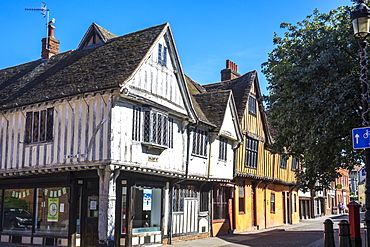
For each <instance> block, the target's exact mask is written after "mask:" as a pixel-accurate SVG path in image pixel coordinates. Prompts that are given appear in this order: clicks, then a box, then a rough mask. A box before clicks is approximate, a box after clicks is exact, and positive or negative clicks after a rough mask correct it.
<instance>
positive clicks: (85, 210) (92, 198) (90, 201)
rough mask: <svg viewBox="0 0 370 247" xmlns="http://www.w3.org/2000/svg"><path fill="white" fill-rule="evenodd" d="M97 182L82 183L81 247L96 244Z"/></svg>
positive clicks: (94, 180)
mask: <svg viewBox="0 0 370 247" xmlns="http://www.w3.org/2000/svg"><path fill="white" fill-rule="evenodd" d="M98 181H99V180H98V179H89V180H85V181H84V191H83V195H82V196H83V198H82V203H81V214H82V215H81V221H82V222H83V223H84V224H81V227H82V229H81V235H82V236H81V240H82V241H81V242H82V243H81V246H82V247H95V246H96V245H97V242H98V216H99V196H98V195H99V182H98Z"/></svg>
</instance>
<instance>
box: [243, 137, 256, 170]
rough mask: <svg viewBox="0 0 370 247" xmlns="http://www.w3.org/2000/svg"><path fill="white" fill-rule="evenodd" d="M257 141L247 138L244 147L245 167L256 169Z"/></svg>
mask: <svg viewBox="0 0 370 247" xmlns="http://www.w3.org/2000/svg"><path fill="white" fill-rule="evenodd" d="M257 158H258V141H257V140H255V139H253V138H250V137H247V138H246V145H245V165H244V166H245V167H249V168H257Z"/></svg>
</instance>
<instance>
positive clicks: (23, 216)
mask: <svg viewBox="0 0 370 247" xmlns="http://www.w3.org/2000/svg"><path fill="white" fill-rule="evenodd" d="M33 194H34V190H33V189H8V190H5V201H4V223H3V229H4V230H10V231H22V232H24V231H31V230H32V225H33V219H34V215H33V213H34V212H33V198H34V196H33Z"/></svg>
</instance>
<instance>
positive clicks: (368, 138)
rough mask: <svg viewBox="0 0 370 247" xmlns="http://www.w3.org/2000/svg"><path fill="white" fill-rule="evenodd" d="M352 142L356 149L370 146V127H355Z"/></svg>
mask: <svg viewBox="0 0 370 247" xmlns="http://www.w3.org/2000/svg"><path fill="white" fill-rule="evenodd" d="M352 143H353V148H354V149H362V148H370V127H365V128H358V129H353V130H352Z"/></svg>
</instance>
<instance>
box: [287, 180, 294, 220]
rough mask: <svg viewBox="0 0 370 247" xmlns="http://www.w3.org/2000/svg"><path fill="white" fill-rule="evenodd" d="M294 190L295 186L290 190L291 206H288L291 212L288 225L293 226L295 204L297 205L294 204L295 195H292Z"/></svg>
mask: <svg viewBox="0 0 370 247" xmlns="http://www.w3.org/2000/svg"><path fill="white" fill-rule="evenodd" d="M293 190H294V186H292V187H291V188H290V189H289V202H290V203H289V205H288V207H289V209H290V210H289V211H290V214H289V216H288V223H289V224H293V203H295V202H293V195H292V191H293Z"/></svg>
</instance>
